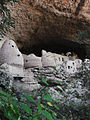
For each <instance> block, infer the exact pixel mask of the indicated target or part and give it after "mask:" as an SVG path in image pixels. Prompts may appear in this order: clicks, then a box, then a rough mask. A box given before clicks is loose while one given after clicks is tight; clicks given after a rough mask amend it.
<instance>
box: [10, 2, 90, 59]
mask: <svg viewBox="0 0 90 120" xmlns="http://www.w3.org/2000/svg"><path fill="white" fill-rule="evenodd" d="M11 10H12V16H13V17H14V18H15V29H14V30H13V29H12V30H11V32H12V34H13V36H14V37H15V40H16V42H17V44H18V46H19V48H20V49H21V50H22V51H24V52H27V53H29V52H32V51H35V50H36V48H38V49H37V50H36V52H38V51H39V49H40V48H41V49H42V48H43V49H45V48H46V47H49V48H50V47H51V48H53V49H55V46H59V47H60V46H61V47H62V46H63V47H64V48H67V49H69V51H70V50H71V51H76V52H80V53H81V52H82V54H83V49H85V53H86V54H87V56H88V57H89V56H90V52H89V51H90V44H89V42H90V36H89V31H90V1H89V0H22V2H21V3H20V4H19V5H16V6H15V7H13V8H12V7H11ZM75 43H77V44H78V45H75ZM79 45H80V46H79ZM75 46H76V47H75ZM82 46H83V47H82ZM80 47H82V49H81V50H80ZM78 49H79V50H78ZM49 51H50V50H49Z"/></svg>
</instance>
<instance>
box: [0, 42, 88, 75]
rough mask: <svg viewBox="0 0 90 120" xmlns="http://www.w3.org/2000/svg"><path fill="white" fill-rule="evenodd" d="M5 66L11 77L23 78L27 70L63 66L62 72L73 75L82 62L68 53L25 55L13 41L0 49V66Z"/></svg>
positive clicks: (44, 52) (5, 43) (4, 44)
mask: <svg viewBox="0 0 90 120" xmlns="http://www.w3.org/2000/svg"><path fill="white" fill-rule="evenodd" d="M85 62H87V60H85ZM87 63H88V62H87ZM5 64H8V65H9V67H8V72H9V73H11V74H12V75H19V76H24V73H23V71H24V69H28V68H42V67H57V66H59V65H63V66H64V71H65V72H67V73H68V74H74V73H76V72H78V70H79V68H81V66H82V60H81V59H77V58H76V59H75V58H74V57H71V56H70V52H68V53H67V56H64V55H60V54H56V53H51V52H46V51H45V50H42V57H37V56H35V55H34V54H30V55H25V54H22V53H21V52H20V51H19V49H18V47H17V45H16V44H15V42H14V41H13V40H6V41H5V42H4V43H3V45H2V47H1V49H0V65H1V66H2V67H3V66H5Z"/></svg>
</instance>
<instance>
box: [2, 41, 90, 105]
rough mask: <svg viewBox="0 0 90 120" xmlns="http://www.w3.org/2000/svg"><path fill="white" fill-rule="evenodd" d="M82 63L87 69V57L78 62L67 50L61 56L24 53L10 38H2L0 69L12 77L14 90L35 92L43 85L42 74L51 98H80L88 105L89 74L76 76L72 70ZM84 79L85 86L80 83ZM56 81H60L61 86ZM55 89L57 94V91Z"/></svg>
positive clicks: (79, 101) (63, 99) (78, 68)
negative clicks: (65, 54) (47, 84)
mask: <svg viewBox="0 0 90 120" xmlns="http://www.w3.org/2000/svg"><path fill="white" fill-rule="evenodd" d="M83 63H84V64H85V65H86V68H87V70H90V60H89V59H85V61H84V62H82V60H81V59H79V58H75V57H73V56H71V53H70V52H68V53H67V56H64V55H60V54H56V53H51V52H46V51H45V50H42V56H41V57H37V56H35V55H34V54H30V55H25V54H22V53H21V52H20V51H19V49H18V47H17V45H16V44H15V42H14V41H13V40H6V41H5V42H4V43H3V45H2V47H1V49H0V71H1V70H2V71H3V72H5V73H7V74H9V75H11V76H12V77H13V81H12V87H13V88H14V89H15V90H16V91H17V92H20V93H29V94H30V93H32V94H34V92H36V93H37V91H38V92H39V90H40V88H43V85H42V78H45V79H46V81H47V82H48V83H50V86H48V87H47V88H46V89H47V90H48V92H49V93H50V94H51V96H52V98H53V99H54V100H55V99H59V100H61V101H67V100H70V101H74V102H76V103H81V102H82V101H83V103H85V104H86V103H87V105H89V103H90V102H89V101H88V98H87V100H86V97H85V96H87V95H89V90H88V88H89V87H88V86H89V79H90V76H89V74H88V73H87V75H86V73H85V74H83V77H82V76H80V77H77V78H76V73H77V74H79V72H80V69H81V68H82V67H83ZM83 73H84V72H83ZM84 77H85V78H84ZM86 77H87V78H86ZM82 79H83V80H82ZM84 81H85V84H87V85H86V86H85V87H83V83H84ZM86 81H87V82H86ZM59 82H60V83H62V84H63V85H62V86H61V84H59ZM10 84H11V83H10ZM58 90H59V91H60V92H61V94H59V93H58V92H57V91H58ZM36 93H35V94H36ZM75 94H76V95H77V94H78V95H79V96H80V98H77V97H76V96H75ZM83 98H85V100H83Z"/></svg>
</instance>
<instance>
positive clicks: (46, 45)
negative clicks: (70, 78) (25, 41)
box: [21, 36, 86, 60]
mask: <svg viewBox="0 0 90 120" xmlns="http://www.w3.org/2000/svg"><path fill="white" fill-rule="evenodd" d="M47 38H48V39H47V41H46V42H44V41H45V40H41V42H40V43H39V44H37V43H36V44H34V45H32V46H29V45H28V46H27V47H25V45H24V46H23V47H22V48H21V52H22V53H23V54H27V55H28V54H31V53H34V54H35V55H36V56H40V57H41V56H42V53H41V51H42V50H46V51H47V52H53V53H57V54H62V53H64V55H66V53H67V52H71V53H75V54H77V55H78V57H79V58H80V59H82V60H84V59H85V57H86V51H85V46H84V45H82V44H79V43H76V42H73V41H71V40H65V39H63V38H60V37H58V36H57V37H54V38H52V37H47Z"/></svg>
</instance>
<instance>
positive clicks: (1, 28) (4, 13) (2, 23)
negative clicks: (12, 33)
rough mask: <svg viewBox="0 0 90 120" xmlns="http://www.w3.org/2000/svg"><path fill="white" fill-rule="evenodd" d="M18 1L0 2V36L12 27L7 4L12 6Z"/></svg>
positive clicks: (1, 0) (2, 0)
mask: <svg viewBox="0 0 90 120" xmlns="http://www.w3.org/2000/svg"><path fill="white" fill-rule="evenodd" d="M19 1H20V0H0V35H3V34H5V33H6V32H7V30H8V29H9V28H10V27H14V19H13V18H12V17H11V15H10V10H9V8H8V7H7V4H9V3H10V4H11V5H13V3H15V2H19Z"/></svg>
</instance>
